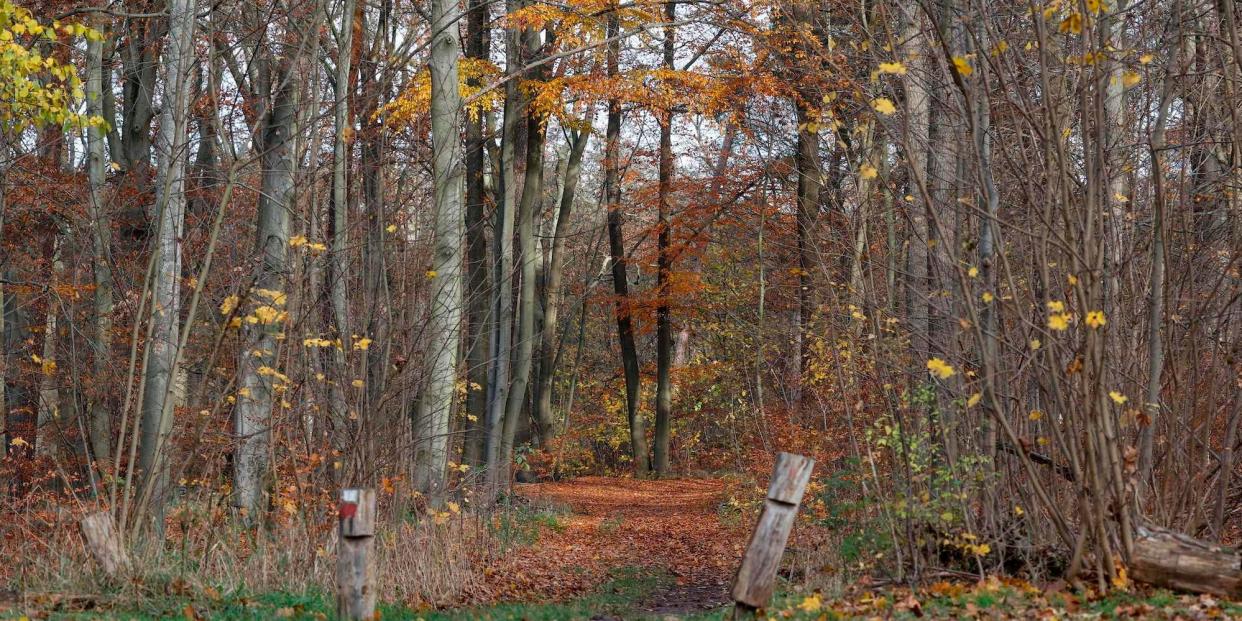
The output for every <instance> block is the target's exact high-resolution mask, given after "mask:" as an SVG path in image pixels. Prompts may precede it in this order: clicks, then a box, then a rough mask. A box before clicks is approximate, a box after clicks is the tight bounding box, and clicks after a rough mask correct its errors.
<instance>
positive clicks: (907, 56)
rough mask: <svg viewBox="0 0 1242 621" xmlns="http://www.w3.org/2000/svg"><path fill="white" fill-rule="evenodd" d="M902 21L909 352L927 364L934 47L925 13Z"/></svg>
mask: <svg viewBox="0 0 1242 621" xmlns="http://www.w3.org/2000/svg"><path fill="white" fill-rule="evenodd" d="M905 11H906V14H905V15H904V16H903V19H904V20H905V22H906V23H905V25H904V28H903V32H902V35H901V44H900V46H899V48H898V54H899V55H900V58H901V61H902V62H903V63H905V64H906V66H907V68H908V70H907V72H906V74H905V75H904V76H903V77H902V85H903V87H904V90H905V96H906V98H905V112H906V115H905V116H906V127H905V136H904V140H903V143H904V144H903V145H902V146H903V151H904V152H905V159H906V167H907V170H908V171H909V172H908V174H909V179H910V181H909V183H910V187H909V195H910V196H912V197H914V200H913V202H911V203H909V204H908V205H907V210H908V214H909V217H908V221H909V230H908V232H907V235H906V278H905V287H906V312H907V315H908V316H909V324H908V325H909V330H910V347H911V349H912V350H913V353H912V356H913V357H914V359H915V360H926V359H927V356H928V353H929V351H930V342H929V340H928V339H929V335H928V321H929V317H928V315H929V307H928V298H929V292H928V282H927V272H928V269H927V242H928V240H929V238H928V227H927V209H928V206H927V204H926V202H925V201H924V200H923V198H922V197H923V189H924V188H926V187H927V159H928V155H927V150H928V127H929V126H928V122H929V104H930V98H929V96H928V91H927V85H926V84H925V83H924V80H926V79H927V75H928V73H929V72H928V58H929V57H930V55H931V54H932V49H931V47H930V45H931V44H930V42H929V41H928V40H927V35H926V34H925V33H924V32H923V27H922V20H921V19H920V18H919V15H920V14H921V9H919V8H918V7H916V6H914V5H910V6H909V7H908V8H907V9H905Z"/></svg>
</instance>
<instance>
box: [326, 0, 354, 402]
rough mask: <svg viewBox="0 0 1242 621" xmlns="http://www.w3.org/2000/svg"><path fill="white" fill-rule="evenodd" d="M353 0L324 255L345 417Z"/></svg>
mask: <svg viewBox="0 0 1242 621" xmlns="http://www.w3.org/2000/svg"><path fill="white" fill-rule="evenodd" d="M354 10H355V0H345V4H344V6H343V7H342V10H341V29H340V34H339V36H338V38H337V47H336V49H337V53H336V81H335V85H336V92H335V102H334V113H335V114H334V125H335V127H336V131H335V135H334V136H333V143H332V215H331V217H330V218H329V222H330V224H331V226H330V230H331V231H332V252H331V253H330V254H329V255H328V298H329V300H330V301H331V305H330V306H331V308H332V324H333V328H334V329H335V331H336V336H337V338H339V339H340V340H341V346H340V347H333V348H331V356H332V374H331V379H332V381H331V382H330V383H329V385H328V404H329V407H330V412H331V415H332V419H333V420H335V421H346V420H349V417H348V411H347V410H348V409H349V406H348V403H347V401H346V396H345V391H346V389H345V387H346V386H348V385H349V381H350V380H349V378H348V377H347V376H348V366H347V362H346V355H347V354H346V352H348V351H350V348H351V342H350V335H351V334H352V331H351V329H350V324H349V304H348V301H347V293H346V289H347V287H348V285H349V176H348V173H349V170H348V167H349V157H350V149H349V145H348V144H347V143H346V139H347V138H348V137H349V134H350V132H351V131H352V130H353V117H352V116H351V115H350V110H349V98H350V95H351V93H350V84H351V81H350V72H351V71H352V61H353V48H354Z"/></svg>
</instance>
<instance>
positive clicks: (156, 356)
mask: <svg viewBox="0 0 1242 621" xmlns="http://www.w3.org/2000/svg"><path fill="white" fill-rule="evenodd" d="M194 13H195V3H194V1H193V0H170V2H169V4H168V24H169V27H168V41H167V43H166V44H165V46H164V59H163V63H162V65H163V66H164V67H165V76H164V106H163V109H162V110H161V112H160V115H161V117H160V132H159V139H158V141H157V147H158V148H157V152H158V154H159V160H158V161H159V174H158V175H157V188H156V189H157V193H156V197H157V209H156V212H157V214H158V218H157V221H158V223H159V224H158V233H157V234H156V237H155V240H156V241H155V250H154V251H155V252H156V253H157V256H156V260H155V275H154V280H153V282H152V285H151V287H152V291H151V317H150V321H151V336H150V339H149V340H148V342H147V354H146V368H145V375H146V378H145V386H144V390H143V395H142V421H141V425H140V434H141V450H140V452H139V459H138V469H139V471H140V472H141V473H142V476H143V489H144V490H146V491H144V494H145V495H146V496H147V499H148V500H147V502H148V507H149V509H150V513H151V519H152V522H153V524H154V527H155V529H156V531H158V532H162V529H163V515H164V503H165V500H166V499H165V494H166V492H167V485H168V480H167V478H168V461H167V447H166V445H165V444H166V442H167V440H168V434H169V431H171V429H172V415H173V407H172V406H173V401H172V399H170V398H169V397H170V395H171V393H172V390H173V383H174V381H175V376H176V369H174V368H173V365H174V363H175V361H176V360H177V347H178V342H179V337H180V326H179V316H180V311H181V236H182V229H183V228H184V226H185V206H186V196H185V169H186V159H187V157H188V149H187V148H186V146H187V145H186V143H187V142H188V140H187V135H186V129H187V123H188V117H189V109H190V97H189V93H188V88H189V84H188V83H189V77H190V66H191V64H192V63H193V60H194V57H193V55H194V26H195V24H194V20H195V17H194Z"/></svg>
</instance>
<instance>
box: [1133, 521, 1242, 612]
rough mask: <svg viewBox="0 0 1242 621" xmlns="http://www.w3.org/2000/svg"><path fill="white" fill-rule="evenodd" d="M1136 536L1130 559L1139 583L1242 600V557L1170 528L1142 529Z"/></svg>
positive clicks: (1149, 527) (1148, 527)
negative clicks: (1240, 598)
mask: <svg viewBox="0 0 1242 621" xmlns="http://www.w3.org/2000/svg"><path fill="white" fill-rule="evenodd" d="M1136 535H1137V536H1136V537H1135V540H1134V554H1133V555H1132V558H1131V559H1130V560H1131V563H1130V566H1131V567H1130V569H1131V573H1132V575H1133V577H1134V579H1135V580H1138V581H1140V582H1146V583H1148V584H1151V585H1154V586H1159V587H1166V588H1170V589H1177V590H1182V591H1190V592H1193V593H1210V594H1212V595H1217V596H1220V597H1229V598H1234V599H1236V598H1238V597H1242V555H1239V554H1238V552H1237V551H1235V550H1232V549H1230V548H1224V547H1221V546H1218V545H1214V544H1210V543H1207V542H1205V541H1200V540H1198V539H1195V538H1194V537H1190V536H1188V535H1184V534H1182V533H1179V532H1175V531H1172V530H1168V529H1166V528H1157V527H1153V526H1140V527H1139V528H1138V531H1137V533H1136Z"/></svg>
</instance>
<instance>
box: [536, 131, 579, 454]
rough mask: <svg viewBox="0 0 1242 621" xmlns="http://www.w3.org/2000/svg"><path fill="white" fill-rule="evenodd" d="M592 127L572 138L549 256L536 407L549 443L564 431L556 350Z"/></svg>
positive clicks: (542, 434) (541, 432) (541, 431)
mask: <svg viewBox="0 0 1242 621" xmlns="http://www.w3.org/2000/svg"><path fill="white" fill-rule="evenodd" d="M590 136H591V132H590V129H587V130H583V131H574V132H572V133H571V135H570V138H569V143H570V144H569V161H568V162H567V163H566V164H565V176H564V178H563V179H562V181H561V183H562V188H561V201H560V205H559V206H558V208H557V215H556V229H555V232H554V233H553V234H552V251H551V253H550V254H551V256H550V257H549V258H548V267H547V270H546V279H545V281H544V311H543V330H542V331H541V334H540V336H541V338H542V343H541V344H540V350H541V351H542V356H541V359H542V360H543V361H544V363H543V364H541V365H540V368H539V384H540V387H539V403H538V404H537V406H536V408H535V418H536V420H537V421H538V423H539V440H540V442H539V443H540V444H541V445H543V446H547V444H548V441H549V440H551V439H552V438H555V437H556V436H557V434H559V433H560V432H561V429H560V427H559V425H557V422H556V417H555V415H554V414H553V412H552V385H553V380H554V379H555V376H556V360H557V358H558V356H557V355H556V350H557V349H558V344H559V342H560V341H559V339H558V333H557V329H558V327H559V326H558V324H559V322H560V306H561V302H562V301H563V297H562V295H561V276H562V272H563V271H564V270H563V268H562V266H563V264H564V263H565V243H566V239H567V237H568V229H569V217H570V214H571V213H572V212H573V208H574V197H575V195H576V194H577V191H578V180H579V178H580V177H581V176H582V175H581V173H582V156H583V154H584V153H585V152H586V144H587V141H588V140H590Z"/></svg>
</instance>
